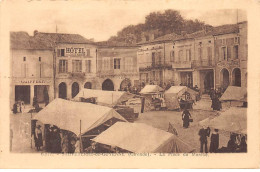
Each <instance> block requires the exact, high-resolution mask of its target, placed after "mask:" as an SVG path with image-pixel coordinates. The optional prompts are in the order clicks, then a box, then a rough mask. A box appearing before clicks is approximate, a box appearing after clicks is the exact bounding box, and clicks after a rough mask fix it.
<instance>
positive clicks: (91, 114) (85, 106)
mask: <svg viewBox="0 0 260 172" xmlns="http://www.w3.org/2000/svg"><path fill="white" fill-rule="evenodd" d="M112 118H116V119H118V120H121V121H126V120H125V119H124V118H123V117H122V116H121V115H120V114H118V113H117V112H116V111H115V110H114V109H112V108H109V107H105V106H99V105H95V104H91V103H82V102H73V101H68V100H64V99H59V98H57V99H55V100H53V101H52V102H51V103H49V104H48V105H47V106H46V107H45V108H44V109H43V110H41V111H40V112H39V113H38V114H36V115H35V116H34V118H33V119H35V120H39V121H40V122H42V123H43V124H52V125H56V126H57V127H59V128H60V129H63V130H68V131H71V132H73V133H75V134H76V135H80V121H81V133H82V134H84V133H86V132H88V131H90V130H91V129H94V128H96V127H98V126H100V125H101V124H103V123H104V122H106V121H107V120H109V119H112Z"/></svg>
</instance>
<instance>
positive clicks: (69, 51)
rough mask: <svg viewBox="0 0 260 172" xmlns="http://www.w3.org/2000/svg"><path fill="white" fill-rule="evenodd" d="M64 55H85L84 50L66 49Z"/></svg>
mask: <svg viewBox="0 0 260 172" xmlns="http://www.w3.org/2000/svg"><path fill="white" fill-rule="evenodd" d="M66 54H71V55H72V54H73V55H85V48H74V47H71V48H66Z"/></svg>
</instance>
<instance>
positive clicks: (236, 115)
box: [199, 107, 247, 134]
mask: <svg viewBox="0 0 260 172" xmlns="http://www.w3.org/2000/svg"><path fill="white" fill-rule="evenodd" d="M199 124H200V125H201V126H208V127H212V128H216V129H220V130H224V131H228V132H233V133H240V134H246V131H247V108H239V107H231V108H229V109H228V110H227V111H224V112H221V113H220V115H219V116H217V117H215V118H206V119H204V120H202V121H200V122H199Z"/></svg>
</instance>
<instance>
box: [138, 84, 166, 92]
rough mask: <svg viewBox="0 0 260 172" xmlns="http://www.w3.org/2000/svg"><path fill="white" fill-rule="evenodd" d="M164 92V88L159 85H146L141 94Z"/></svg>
mask: <svg viewBox="0 0 260 172" xmlns="http://www.w3.org/2000/svg"><path fill="white" fill-rule="evenodd" d="M160 92H163V89H162V88H161V87H160V86H158V85H146V86H145V87H144V88H143V89H142V90H141V91H140V94H158V93H160Z"/></svg>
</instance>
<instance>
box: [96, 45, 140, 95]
mask: <svg viewBox="0 0 260 172" xmlns="http://www.w3.org/2000/svg"><path fill="white" fill-rule="evenodd" d="M137 49H138V47H137V46H120V45H103V44H102V45H100V46H99V48H98V67H97V68H98V70H97V77H98V82H99V84H98V85H99V87H98V88H97V89H102V90H110V91H114V90H115V91H117V90H126V87H128V88H129V87H130V86H136V87H137V86H138V85H139V76H138V68H137V55H136V51H137Z"/></svg>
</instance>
